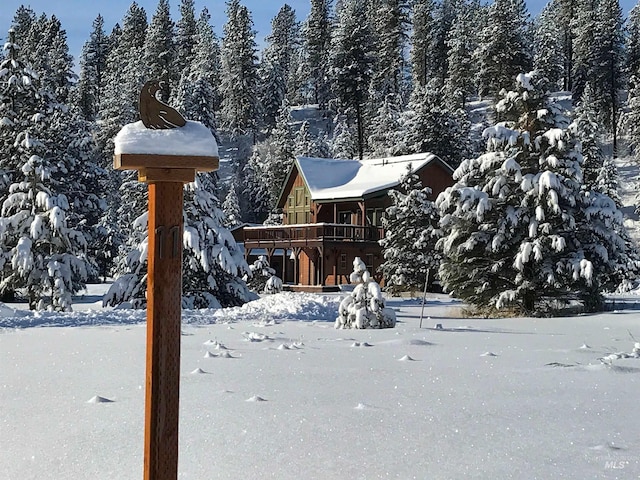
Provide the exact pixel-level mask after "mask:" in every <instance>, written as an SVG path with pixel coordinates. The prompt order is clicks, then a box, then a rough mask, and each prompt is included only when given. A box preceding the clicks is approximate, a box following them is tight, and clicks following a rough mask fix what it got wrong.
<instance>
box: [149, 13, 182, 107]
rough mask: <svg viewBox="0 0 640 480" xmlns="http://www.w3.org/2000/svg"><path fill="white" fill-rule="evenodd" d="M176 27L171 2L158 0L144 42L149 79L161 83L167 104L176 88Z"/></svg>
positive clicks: (163, 97) (161, 96) (162, 95)
mask: <svg viewBox="0 0 640 480" xmlns="http://www.w3.org/2000/svg"><path fill="white" fill-rule="evenodd" d="M174 26H175V24H174V23H173V20H171V14H170V11H169V0H158V7H157V8H156V12H155V13H154V14H153V17H152V19H151V23H150V24H149V28H148V30H147V36H146V38H145V42H144V62H145V65H146V72H145V73H146V76H147V79H156V80H159V81H160V86H161V87H162V90H161V92H160V98H161V99H162V100H163V101H165V102H166V101H168V99H169V96H170V94H171V90H172V89H173V88H175V86H176V85H175V75H172V73H173V67H174V65H175V62H176V45H175V44H174V41H173V30H174ZM177 73H178V75H179V74H180V73H181V72H177Z"/></svg>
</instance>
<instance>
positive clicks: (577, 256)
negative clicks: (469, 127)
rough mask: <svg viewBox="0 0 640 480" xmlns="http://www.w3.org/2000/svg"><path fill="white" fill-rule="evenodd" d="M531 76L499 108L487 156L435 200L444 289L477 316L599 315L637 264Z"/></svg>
mask: <svg viewBox="0 0 640 480" xmlns="http://www.w3.org/2000/svg"><path fill="white" fill-rule="evenodd" d="M543 84H544V79H543V78H542V77H541V76H539V75H537V74H536V73H530V74H520V75H518V77H517V86H516V91H510V92H504V94H503V96H502V97H503V98H502V99H501V100H500V101H499V102H498V104H497V105H496V110H497V114H498V116H499V117H501V118H502V119H504V120H505V121H503V122H500V123H498V124H497V125H495V126H493V127H490V128H488V129H486V130H485V132H484V136H485V138H486V139H487V140H488V152H487V153H485V154H483V155H481V156H480V157H478V158H476V159H472V160H466V161H464V162H463V163H462V164H461V165H460V167H459V168H458V169H457V170H456V172H455V173H454V178H455V179H456V181H457V182H456V184H455V185H453V186H452V187H450V188H448V189H447V190H446V191H445V192H443V193H442V194H441V195H440V196H439V197H438V199H437V201H436V204H437V205H438V207H439V209H440V214H441V216H442V218H441V222H440V225H441V228H442V231H443V238H442V239H441V240H439V242H438V246H439V248H441V249H442V251H443V253H444V256H445V258H444V260H443V263H442V265H441V268H440V272H439V273H440V279H441V281H442V283H443V285H444V287H445V288H446V289H447V290H448V291H449V292H452V293H454V294H455V295H456V296H457V297H458V298H461V299H463V300H465V301H467V302H469V303H470V304H471V305H473V306H474V307H476V308H479V309H481V310H483V311H485V312H486V311H491V310H493V309H501V308H504V307H511V308H513V309H514V310H515V311H516V312H517V313H521V314H533V313H544V312H549V311H553V310H556V309H557V308H558V307H560V306H562V305H566V304H568V303H569V302H571V301H578V302H579V303H581V304H582V306H583V308H584V309H586V310H595V309H597V308H598V307H599V306H600V304H601V300H602V292H603V291H606V290H607V289H608V290H613V289H615V288H616V287H617V285H618V284H619V283H620V282H621V281H622V280H623V278H624V276H625V275H626V274H627V272H629V270H630V269H631V268H633V259H632V255H631V254H632V252H629V251H628V249H627V244H626V242H625V241H624V239H623V238H622V236H621V234H620V233H619V232H620V231H621V229H622V230H623V227H622V215H621V213H620V211H619V210H618V208H617V207H616V205H615V202H613V200H611V199H610V198H609V197H608V196H606V195H603V194H601V193H598V192H595V191H590V190H586V189H584V188H583V179H582V168H581V166H582V155H581V153H580V143H579V141H578V139H576V138H575V136H574V134H573V131H574V129H573V128H568V127H569V125H568V121H567V119H566V118H565V117H564V116H563V115H562V114H561V112H560V110H559V107H558V106H557V105H555V104H554V103H553V102H550V101H549V100H548V98H547V96H546V94H545V92H544V91H543V90H542V85H543Z"/></svg>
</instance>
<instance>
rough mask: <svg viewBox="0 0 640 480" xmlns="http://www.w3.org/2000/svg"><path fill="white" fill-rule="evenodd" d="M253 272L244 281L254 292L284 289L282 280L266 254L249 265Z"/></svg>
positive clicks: (277, 291) (275, 291)
mask: <svg viewBox="0 0 640 480" xmlns="http://www.w3.org/2000/svg"><path fill="white" fill-rule="evenodd" d="M249 270H250V271H251V274H250V276H249V274H247V275H245V276H244V281H245V282H247V285H248V286H249V288H250V289H251V290H253V291H254V292H264V293H279V292H281V291H282V280H281V279H280V278H278V277H276V276H275V275H276V271H275V270H274V269H273V268H271V266H270V265H269V260H267V257H265V256H264V255H260V256H259V257H258V259H257V260H256V261H255V262H253V264H252V265H249Z"/></svg>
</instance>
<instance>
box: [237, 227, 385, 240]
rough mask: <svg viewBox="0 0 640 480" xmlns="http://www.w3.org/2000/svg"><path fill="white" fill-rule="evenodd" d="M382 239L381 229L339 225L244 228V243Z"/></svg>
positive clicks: (382, 231)
mask: <svg viewBox="0 0 640 480" xmlns="http://www.w3.org/2000/svg"><path fill="white" fill-rule="evenodd" d="M383 237H384V230H383V229H382V228H381V227H374V226H366V227H363V226H361V225H348V224H341V223H312V224H303V225H276V226H268V227H245V229H244V241H245V242H247V243H248V242H251V243H260V242H269V243H271V242H273V243H303V242H309V241H346V242H377V241H378V240H380V239H381V238H383Z"/></svg>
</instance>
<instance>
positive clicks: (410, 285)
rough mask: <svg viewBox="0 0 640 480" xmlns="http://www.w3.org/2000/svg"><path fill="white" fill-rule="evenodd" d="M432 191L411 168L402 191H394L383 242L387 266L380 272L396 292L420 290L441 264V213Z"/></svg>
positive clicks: (384, 265)
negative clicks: (438, 241)
mask: <svg viewBox="0 0 640 480" xmlns="http://www.w3.org/2000/svg"><path fill="white" fill-rule="evenodd" d="M430 195H431V189H430V188H428V187H424V188H423V187H422V182H421V181H420V179H419V178H418V176H417V175H416V174H415V173H414V172H413V171H412V169H411V165H409V166H408V169H407V173H406V174H405V175H404V176H403V178H402V180H401V182H400V190H390V191H389V196H390V197H391V199H392V205H391V206H390V207H388V208H387V210H386V216H385V217H383V219H382V226H383V227H384V229H385V237H384V238H383V239H382V240H380V245H381V246H382V249H383V250H382V252H383V256H384V260H385V261H384V263H383V264H382V265H380V267H379V268H380V271H381V272H382V274H383V275H384V279H385V286H386V287H387V289H389V290H390V291H392V292H398V291H403V290H405V291H406V290H420V289H421V288H422V287H423V286H424V284H425V281H427V276H429V277H430V279H431V280H432V279H433V278H434V276H435V274H436V272H437V269H438V266H439V264H440V255H439V253H438V252H437V251H436V249H435V246H436V241H437V235H438V233H437V232H438V230H437V226H438V220H439V214H438V209H437V208H436V206H435V204H434V203H433V202H432V201H430V200H429V196H430Z"/></svg>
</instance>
